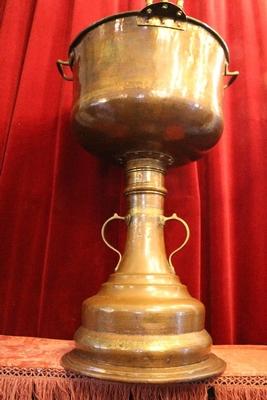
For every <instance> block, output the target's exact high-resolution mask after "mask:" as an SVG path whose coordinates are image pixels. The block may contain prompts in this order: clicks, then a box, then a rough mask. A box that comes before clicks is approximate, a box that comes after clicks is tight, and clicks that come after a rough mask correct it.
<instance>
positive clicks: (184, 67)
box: [58, 1, 238, 383]
mask: <svg viewBox="0 0 267 400" xmlns="http://www.w3.org/2000/svg"><path fill="white" fill-rule="evenodd" d="M228 63H229V52H228V49H227V46H226V44H225V43H224V41H223V40H222V38H221V37H220V36H219V35H218V34H217V33H216V32H215V31H213V30H212V29H211V28H210V27H208V26H207V25H206V24H204V23H202V22H200V21H197V20H195V19H193V18H190V17H187V16H186V14H185V13H184V10H183V2H182V1H179V2H178V5H174V4H172V3H169V2H166V1H165V2H160V3H155V4H153V2H152V1H147V6H146V7H145V8H144V9H143V10H141V11H139V12H128V13H124V14H118V15H115V16H111V17H109V18H106V19H104V20H102V21H99V22H97V23H96V24H94V25H92V26H91V27H89V28H87V29H86V30H85V31H83V32H82V33H81V34H80V35H79V36H78V37H77V38H76V39H75V40H74V42H73V43H72V44H71V46H70V51H69V60H68V61H61V60H59V61H58V68H59V71H60V73H61V74H62V75H63V77H64V78H65V79H67V80H74V104H73V110H72V126H73V130H74V132H75V133H76V135H77V137H78V139H79V141H80V143H81V144H82V145H83V146H84V147H85V148H86V149H87V150H88V151H92V152H94V153H96V154H98V155H100V156H104V157H109V158H113V159H115V160H117V161H119V162H121V163H123V164H124V165H125V169H126V174H127V187H126V190H125V195H126V196H127V200H128V212H127V215H126V216H124V217H121V216H118V215H117V214H114V216H113V217H111V218H109V219H108V220H107V221H106V222H105V224H104V225H103V228H102V237H103V240H104V241H105V243H106V244H107V245H108V246H109V247H110V248H111V249H112V250H114V251H116V252H117V253H118V255H119V262H118V264H117V267H116V269H115V273H114V274H112V275H111V277H110V279H109V280H108V282H106V283H104V284H103V285H102V288H101V289H100V291H99V292H98V294H97V295H95V296H93V297H91V298H89V299H87V300H86V301H85V302H84V303H83V308H82V325H81V327H80V328H79V329H78V330H77V332H76V333H75V341H76V349H75V350H73V351H72V352H70V353H68V354H66V355H65V356H64V357H63V360H62V363H63V365H64V366H65V367H66V368H70V369H72V370H75V371H78V372H82V373H84V374H86V375H89V376H94V377H98V378H103V379H109V380H119V381H129V382H155V383H156V382H157V383H160V382H169V381H192V380H196V379H201V378H206V377H209V376H212V375H216V374H219V373H220V372H222V371H223V369H224V368H225V363H224V361H222V360H220V359H219V358H217V357H216V356H215V355H213V354H211V353H210V347H211V343H212V340H211V337H210V336H209V334H208V333H207V332H206V330H205V329H204V316H205V309H204V306H203V304H202V303H200V302H199V301H198V300H196V299H194V298H192V297H191V296H190V294H189V293H188V291H187V289H186V287H185V286H184V285H183V284H182V283H181V282H180V280H179V278H178V277H177V276H176V275H175V271H174V268H173V266H172V256H173V255H174V254H175V253H176V252H177V251H178V250H181V249H182V248H183V247H184V246H185V244H186V243H187V241H188V239H189V235H190V232H189V227H188V225H187V223H186V222H185V221H184V220H183V219H182V218H180V217H177V215H176V214H173V215H172V216H171V217H165V216H164V209H163V203H164V196H165V194H166V189H165V187H164V175H165V172H166V169H167V167H168V166H170V165H180V164H185V163H187V162H190V161H193V160H196V159H198V158H199V157H201V156H202V155H203V154H204V153H205V152H206V151H207V150H208V149H210V148H211V147H212V146H214V144H215V143H216V142H217V141H218V139H219V137H220V135H221V133H222V129H223V115H222V97H223V89H224V86H225V83H224V79H223V76H224V75H226V76H229V77H230V81H229V82H228V85H229V84H230V83H232V82H233V80H234V79H235V78H236V77H237V75H238V72H229V70H228ZM64 66H70V67H71V70H72V73H73V77H72V76H69V75H66V74H65V69H64V68H65V67H64ZM226 86H227V85H226ZM114 219H121V220H124V221H125V223H126V224H127V226H128V231H127V240H126V246H125V251H124V254H123V255H121V254H120V253H119V251H118V250H117V249H115V248H114V247H113V246H112V244H110V243H108V242H107V240H106V238H105V229H106V226H107V224H108V223H110V222H111V221H112V220H114ZM171 219H175V220H177V221H178V222H179V223H182V224H183V226H184V228H185V239H184V242H183V243H182V244H180V246H179V247H178V248H177V249H176V250H175V251H174V252H173V253H172V254H171V256H170V257H169V260H168V259H167V257H166V251H165V245H164V234H163V231H164V225H165V223H166V222H167V221H168V220H171Z"/></svg>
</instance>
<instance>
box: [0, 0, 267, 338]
mask: <svg viewBox="0 0 267 400" xmlns="http://www.w3.org/2000/svg"><path fill="white" fill-rule="evenodd" d="M143 6H144V1H142V0H110V1H106V0H101V1H99V0H90V2H88V1H85V0H72V1H67V2H66V1H65V0H58V1H56V2H55V1H52V0H20V1H18V0H6V1H5V2H3V3H2V6H0V17H1V28H0V46H1V63H0V80H1V83H0V87H1V98H0V109H1V113H0V163H1V177H0V190H1V191H0V235H1V240H0V263H1V266H0V294H1V305H0V307H1V319H0V331H1V333H2V334H9V335H24V336H41V337H53V338H71V337H72V335H73V333H74V331H75V329H76V328H77V327H78V326H79V323H80V321H79V319H80V309H81V303H82V301H83V300H84V299H85V298H87V297H89V296H91V295H93V294H95V293H96V292H97V290H98V289H99V287H100V285H101V283H102V282H103V281H105V280H106V279H107V277H108V275H109V274H110V273H111V272H112V271H113V269H114V267H115V265H116V256H114V255H113V254H111V253H110V252H109V250H108V249H106V248H105V246H104V244H103V243H102V241H101V238H100V229H101V225H102V223H103V222H104V221H105V219H107V218H108V217H109V216H111V215H112V214H113V213H114V212H118V213H121V214H123V213H124V212H125V205H124V199H123V195H122V188H123V181H124V178H123V171H122V170H121V168H119V167H117V166H114V165H111V164H109V163H108V162H106V161H105V160H100V159H97V158H95V157H94V156H92V155H90V154H89V153H86V152H85V151H84V150H83V149H82V148H80V147H79V145H78V144H77V143H76V141H75V139H74V138H73V137H72V134H71V131H70V126H69V119H70V111H71V104H72V85H71V84H68V83H67V82H64V81H63V80H62V79H61V78H60V76H59V74H58V72H57V69H56V66H55V62H56V60H57V59H58V58H62V59H65V58H66V57H67V51H68V46H69V44H70V42H71V40H72V39H73V38H74V37H75V36H76V35H77V34H78V33H79V32H80V30H82V29H84V28H85V27H86V26H88V25H90V24H91V23H93V22H94V21H96V20H98V19H101V18H103V17H105V16H108V15H110V14H114V13H117V12H120V11H126V10H128V9H131V10H134V9H141V8H142V7H143ZM185 9H186V12H187V14H188V15H190V16H193V17H195V18H198V19H201V20H203V21H204V22H206V23H208V24H209V25H211V26H212V27H213V28H214V29H216V30H217V31H218V32H219V33H220V34H221V35H222V37H223V38H224V39H225V40H226V42H227V43H228V45H229V48H230V55H231V62H230V68H231V70H234V69H238V70H240V77H239V78H238V80H237V81H236V83H235V84H234V85H233V86H232V87H231V88H229V89H227V91H226V92H225V101H224V115H225V129H224V133H223V137H222V139H221V140H220V142H219V144H218V145H217V146H216V147H215V148H214V149H212V151H211V152H210V153H209V154H207V155H206V156H205V157H204V158H203V159H202V160H200V161H199V162H198V163H192V164H191V165H188V166H184V167H180V168H172V169H170V170H169V172H168V175H167V189H168V196H167V198H166V215H169V214H171V213H173V212H177V214H178V215H180V216H181V217H182V218H184V219H185V220H186V221H188V223H189V225H190V228H191V232H192V235H191V241H190V243H189V244H188V246H187V247H186V248H185V249H184V250H183V251H182V252H180V253H179V254H178V255H177V256H175V258H174V264H175V267H176V271H177V273H178V275H179V276H180V278H181V280H182V282H183V283H185V284H186V285H187V286H188V288H189V291H190V293H191V294H192V295H193V296H196V297H198V298H200V299H201V300H202V301H203V302H204V304H205V306H206V326H207V329H208V331H209V332H210V333H211V335H212V337H213V340H214V342H215V343H218V344H219V343H250V344H253V343H255V344H260V343H264V342H266V341H267V334H266V332H267V315H266V312H265V313H264V309H266V302H267V294H266V287H267V272H266V247H267V246H266V240H267V239H266V235H267V208H266V201H267V183H266V172H267V158H266V157H265V149H266V145H267V139H266V131H267V44H266V40H265V37H266V21H267V1H266V0H264V1H262V0H255V1H253V2H250V1H247V0H240V1H239V2H228V1H226V0H221V1H219V2H218V1H216V2H215V1H214V0H207V1H205V2H199V1H197V0H191V1H190V0H186V1H185ZM133 67H134V66H133ZM110 235H111V236H112V237H113V242H114V244H115V245H116V244H119V245H120V246H122V243H123V236H124V235H123V233H122V228H121V227H120V226H119V225H116V224H114V226H112V227H111V228H110ZM181 237H182V231H180V230H179V228H178V227H176V225H175V224H174V223H170V224H169V225H167V226H166V242H167V249H168V251H169V252H170V251H172V250H173V249H174V248H175V247H177V244H178V243H179V241H180V240H182V239H181Z"/></svg>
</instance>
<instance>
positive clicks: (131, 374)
mask: <svg viewBox="0 0 267 400" xmlns="http://www.w3.org/2000/svg"><path fill="white" fill-rule="evenodd" d="M61 364H62V365H63V367H64V368H66V369H70V370H72V371H75V372H78V373H81V374H84V375H87V376H90V377H94V378H99V379H104V380H109V381H120V382H136V383H167V382H192V381H196V380H201V379H206V378H210V377H212V376H216V375H219V374H221V373H222V372H223V371H224V369H225V367H226V363H225V362H224V361H223V360H221V359H220V358H218V357H217V356H215V354H212V353H210V354H209V355H208V357H207V358H206V359H205V360H203V361H201V362H198V363H195V364H188V365H182V366H179V367H172V368H134V367H123V366H116V365H111V364H105V363H97V362H92V361H91V360H90V359H89V358H88V357H87V356H85V355H84V352H81V351H79V350H78V349H74V350H72V351H71V352H69V353H67V354H65V355H64V356H63V357H62V359H61Z"/></svg>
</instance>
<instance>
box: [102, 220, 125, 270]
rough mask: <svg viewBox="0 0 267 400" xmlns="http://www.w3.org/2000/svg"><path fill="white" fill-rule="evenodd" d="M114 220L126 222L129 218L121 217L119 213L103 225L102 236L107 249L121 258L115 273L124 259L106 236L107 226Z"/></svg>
mask: <svg viewBox="0 0 267 400" xmlns="http://www.w3.org/2000/svg"><path fill="white" fill-rule="evenodd" d="M114 219H120V220H123V221H125V220H127V217H121V216H120V215H118V214H117V213H115V214H114V215H113V216H112V217H111V218H109V219H107V220H106V222H104V224H103V226H102V229H101V236H102V239H103V242H104V243H105V245H106V246H107V247H109V248H110V249H111V250H113V251H114V252H115V253H117V254H118V256H119V261H118V263H117V265H116V268H115V271H117V269H118V267H119V264H120V262H121V259H122V255H121V253H120V251H119V250H117V249H116V248H115V247H113V246H112V245H111V244H110V243H109V242H108V241H107V239H106V236H105V229H106V226H107V225H108V224H109V223H110V222H111V221H113V220H114Z"/></svg>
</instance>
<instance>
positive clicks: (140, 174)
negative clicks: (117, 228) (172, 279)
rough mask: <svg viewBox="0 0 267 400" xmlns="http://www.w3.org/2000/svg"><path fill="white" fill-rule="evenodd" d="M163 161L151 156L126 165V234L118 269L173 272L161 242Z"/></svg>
mask: <svg viewBox="0 0 267 400" xmlns="http://www.w3.org/2000/svg"><path fill="white" fill-rule="evenodd" d="M165 170H166V167H165V165H164V162H163V161H161V160H157V159H153V158H139V159H133V160H129V161H128V162H127V165H126V173H127V187H126V190H125V194H126V196H127V198H128V205H129V209H128V217H127V222H128V233H127V240H126V246H125V252H124V255H123V258H122V261H121V263H120V265H119V267H118V272H123V273H127V274H133V273H134V274H144V273H145V274H156V273H160V274H165V273H168V274H169V273H172V274H173V273H174V272H173V270H172V268H171V267H170V265H169V263H168V260H167V257H166V251H165V244H164V234H163V226H164V216H163V212H164V211H163V206H164V196H165V194H166V192H167V191H166V189H165V187H164V174H165Z"/></svg>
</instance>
